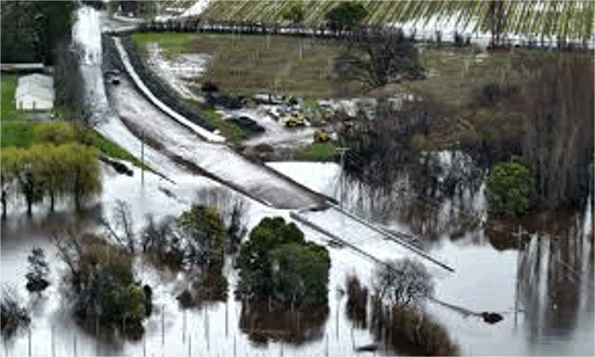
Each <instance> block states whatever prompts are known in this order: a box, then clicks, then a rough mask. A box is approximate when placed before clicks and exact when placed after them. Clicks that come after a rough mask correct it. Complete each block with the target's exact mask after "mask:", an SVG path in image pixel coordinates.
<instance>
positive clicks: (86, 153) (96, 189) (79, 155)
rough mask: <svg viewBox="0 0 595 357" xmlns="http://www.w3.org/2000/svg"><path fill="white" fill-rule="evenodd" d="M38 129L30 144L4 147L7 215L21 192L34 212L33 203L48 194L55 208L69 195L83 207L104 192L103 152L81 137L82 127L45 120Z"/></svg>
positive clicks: (0, 175) (2, 178) (2, 175)
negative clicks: (101, 155)
mask: <svg viewBox="0 0 595 357" xmlns="http://www.w3.org/2000/svg"><path fill="white" fill-rule="evenodd" d="M34 130H35V133H36V134H35V139H34V143H33V145H31V146H30V147H28V148H22V147H21V148H19V147H7V148H3V149H2V153H1V155H2V164H1V169H2V170H1V172H0V181H1V184H2V197H1V202H2V217H3V218H6V214H7V206H8V203H9V201H11V202H17V201H18V199H19V198H20V197H19V196H20V195H22V197H23V198H24V199H25V202H26V204H27V213H28V214H29V215H31V214H32V207H33V205H34V204H37V203H41V202H43V200H44V198H46V197H47V198H49V200H50V210H52V211H53V210H54V208H55V203H56V201H57V200H59V199H62V198H66V197H71V198H72V199H73V202H74V206H75V208H76V209H77V210H81V209H82V208H83V204H84V203H85V202H86V201H87V200H88V199H89V198H91V197H93V196H94V195H97V194H99V193H100V192H101V172H100V167H99V153H98V151H97V149H95V148H94V147H92V146H89V145H85V144H84V143H81V142H80V140H78V139H80V138H81V137H80V135H81V134H79V133H77V131H78V130H80V129H73V128H72V127H71V126H70V125H69V124H66V123H43V124H38V125H37V126H36V127H35V129H34ZM83 136H84V134H83ZM77 141H78V142H77Z"/></svg>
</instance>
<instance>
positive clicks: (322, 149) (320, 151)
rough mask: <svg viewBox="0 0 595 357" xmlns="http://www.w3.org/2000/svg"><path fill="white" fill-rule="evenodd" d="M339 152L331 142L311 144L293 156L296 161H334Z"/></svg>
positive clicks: (298, 150)
mask: <svg viewBox="0 0 595 357" xmlns="http://www.w3.org/2000/svg"><path fill="white" fill-rule="evenodd" d="M338 154H339V151H338V150H337V145H336V144H335V143H333V142H327V143H312V144H309V145H307V146H304V147H301V148H299V149H297V150H296V151H295V153H294V155H293V158H294V160H298V161H334V160H335V159H336V158H337V155H338Z"/></svg>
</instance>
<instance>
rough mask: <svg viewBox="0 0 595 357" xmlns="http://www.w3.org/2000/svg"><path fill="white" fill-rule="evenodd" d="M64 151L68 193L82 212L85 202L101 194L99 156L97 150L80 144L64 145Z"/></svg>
mask: <svg viewBox="0 0 595 357" xmlns="http://www.w3.org/2000/svg"><path fill="white" fill-rule="evenodd" d="M62 149H63V150H64V151H65V152H66V154H65V155H64V156H65V157H63V160H64V161H63V163H64V168H65V171H66V173H67V177H68V179H67V187H68V191H69V192H70V193H71V194H72V196H73V198H74V203H75V208H76V209H77V210H81V209H82V205H83V202H84V201H85V200H87V199H89V198H91V197H93V196H94V195H97V194H99V193H101V172H100V169H99V155H98V152H97V150H96V149H95V148H92V147H87V146H82V145H80V144H78V143H68V144H64V145H62Z"/></svg>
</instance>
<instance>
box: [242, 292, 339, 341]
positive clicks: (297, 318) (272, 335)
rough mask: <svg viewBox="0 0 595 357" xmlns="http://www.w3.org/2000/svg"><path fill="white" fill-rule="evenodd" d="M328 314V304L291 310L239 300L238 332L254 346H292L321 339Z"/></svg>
mask: <svg viewBox="0 0 595 357" xmlns="http://www.w3.org/2000/svg"><path fill="white" fill-rule="evenodd" d="M328 315H329V307H328V305H324V306H320V307H309V308H303V309H294V310H292V308H291V306H289V305H283V306H273V307H271V308H270V309H269V306H268V304H267V303H266V302H259V301H256V300H252V301H248V300H246V301H243V302H242V312H241V315H240V329H241V330H242V332H244V333H246V334H248V337H249V339H250V341H252V342H253V343H255V344H256V345H262V346H263V347H264V346H266V345H267V344H268V342H269V340H270V341H274V342H276V341H282V342H284V343H289V344H293V345H301V344H304V343H307V342H313V341H318V340H321V339H322V338H323V337H324V328H325V325H326V320H327V318H328Z"/></svg>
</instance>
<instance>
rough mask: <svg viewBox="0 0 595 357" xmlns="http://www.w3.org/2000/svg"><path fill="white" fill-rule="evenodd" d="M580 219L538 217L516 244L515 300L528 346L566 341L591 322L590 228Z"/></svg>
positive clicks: (569, 215)
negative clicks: (528, 236)
mask: <svg viewBox="0 0 595 357" xmlns="http://www.w3.org/2000/svg"><path fill="white" fill-rule="evenodd" d="M583 216H584V214H581V213H570V212H566V213H564V214H560V213H550V214H541V215H539V216H538V217H537V218H535V222H533V223H534V226H533V227H534V228H536V227H539V228H537V229H535V230H534V231H533V232H532V233H531V234H530V239H529V240H528V241H525V242H524V243H521V249H522V250H521V251H520V256H519V269H518V272H517V284H518V285H517V288H518V296H517V299H518V304H519V305H520V307H521V308H522V309H523V310H524V314H525V316H524V321H525V326H526V329H527V335H528V339H529V342H530V343H531V344H540V343H542V342H543V341H544V340H551V339H554V340H565V339H566V337H569V336H570V335H572V333H573V332H574V331H575V329H576V328H577V327H578V326H579V324H581V323H583V321H582V320H585V319H586V320H585V321H587V320H590V321H591V322H590V323H592V321H593V281H594V280H593V244H592V225H590V224H589V223H587V224H585V222H584V220H583V219H582V218H583ZM589 216H590V215H589V214H587V217H589ZM589 218H591V217H589ZM524 223H527V222H524ZM591 223H592V222H591ZM529 229H530V228H529Z"/></svg>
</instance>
